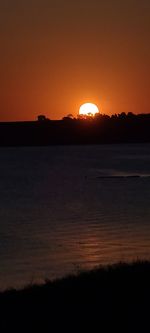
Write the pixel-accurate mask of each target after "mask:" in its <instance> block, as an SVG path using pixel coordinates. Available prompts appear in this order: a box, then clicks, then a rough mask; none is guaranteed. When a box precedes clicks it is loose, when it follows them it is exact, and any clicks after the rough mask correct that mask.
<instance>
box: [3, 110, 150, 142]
mask: <svg viewBox="0 0 150 333" xmlns="http://www.w3.org/2000/svg"><path fill="white" fill-rule="evenodd" d="M146 142H150V114H140V115H134V114H132V113H128V114H127V115H126V114H124V113H121V114H119V115H113V116H111V117H109V116H106V115H100V114H99V115H97V116H95V117H94V118H91V117H87V118H86V119H75V118H74V119H72V118H70V117H64V118H63V119H62V120H49V119H46V118H45V117H44V116H39V117H38V120H37V121H33V122H32V121H31V122H12V123H9V122H7V123H4V122H3V123H0V146H42V145H43V146H47V145H69V144H105V143H146Z"/></svg>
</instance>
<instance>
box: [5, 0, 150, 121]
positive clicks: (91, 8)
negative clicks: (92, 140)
mask: <svg viewBox="0 0 150 333" xmlns="http://www.w3.org/2000/svg"><path fill="white" fill-rule="evenodd" d="M0 43H1V48H0V50H1V51H0V121H2V120H6V121H7V120H34V119H36V117H37V115H38V114H45V115H46V116H47V117H49V118H50V119H59V118H62V117H63V116H64V115H67V114H68V113H73V114H74V115H76V114H77V113H78V109H79V106H80V104H82V103H84V102H93V103H96V104H97V105H98V106H99V108H100V111H101V112H102V113H107V114H112V113H120V112H123V111H125V112H129V111H132V112H134V113H141V112H143V113H146V112H150V89H149V87H150V84H149V83H150V82H149V81H150V1H149V0H126V1H124V0H103V1H100V0H86V1H85V0H72V1H71V0H53V1H51V0H24V1H23V0H1V2H0Z"/></svg>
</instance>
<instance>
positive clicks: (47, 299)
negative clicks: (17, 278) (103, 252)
mask: <svg viewBox="0 0 150 333" xmlns="http://www.w3.org/2000/svg"><path fill="white" fill-rule="evenodd" d="M0 308H1V311H0V317H1V318H0V326H1V332H7V331H8V332H11V331H12V332H13V331H14V332H16V331H19V332H22V331H26V332H36V331H37V330H38V331H40V332H113V331H114V332H116V331H117V332H126V333H127V332H149V331H150V319H149V313H150V262H135V263H132V264H124V263H121V264H118V265H112V266H108V267H101V268H98V269H95V270H93V271H90V272H83V273H80V274H79V275H78V276H70V277H66V278H64V279H61V280H58V281H54V282H47V283H46V284H45V285H42V286H30V287H28V288H25V289H24V290H20V291H15V290H10V291H6V292H4V293H0Z"/></svg>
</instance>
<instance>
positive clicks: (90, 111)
mask: <svg viewBox="0 0 150 333" xmlns="http://www.w3.org/2000/svg"><path fill="white" fill-rule="evenodd" d="M96 113H99V109H98V107H97V106H96V105H95V104H93V103H85V104H83V105H81V106H80V109H79V115H84V116H95V114H96Z"/></svg>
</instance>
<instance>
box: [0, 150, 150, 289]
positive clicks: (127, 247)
mask: <svg viewBox="0 0 150 333" xmlns="http://www.w3.org/2000/svg"><path fill="white" fill-rule="evenodd" d="M137 258H139V259H150V145H149V144H145V145H144V144H141V145H97V146H96V145H95V146H58V147H53V146H51V147H36V148H35V147H33V148H31V147H30V148H1V149H0V289H4V288H8V287H11V286H13V287H21V286H23V285H25V284H28V283H33V282H42V281H44V279H45V278H49V279H53V278H57V277H61V276H64V275H66V274H68V273H70V272H77V271H78V270H80V269H89V268H92V267H95V266H96V265H99V264H107V263H113V262H116V261H120V260H126V261H129V260H134V259H137Z"/></svg>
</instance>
